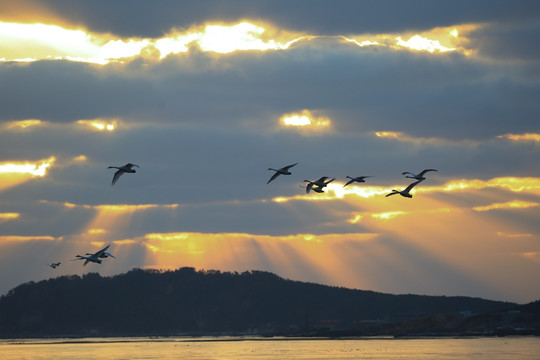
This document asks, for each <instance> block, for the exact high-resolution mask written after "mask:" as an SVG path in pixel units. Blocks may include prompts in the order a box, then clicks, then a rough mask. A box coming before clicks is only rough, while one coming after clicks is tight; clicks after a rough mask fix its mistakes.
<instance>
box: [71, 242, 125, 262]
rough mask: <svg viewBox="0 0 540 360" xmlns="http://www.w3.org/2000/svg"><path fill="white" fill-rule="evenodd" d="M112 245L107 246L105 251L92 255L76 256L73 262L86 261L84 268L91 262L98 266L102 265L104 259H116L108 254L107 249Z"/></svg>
mask: <svg viewBox="0 0 540 360" xmlns="http://www.w3.org/2000/svg"><path fill="white" fill-rule="evenodd" d="M109 246H110V245H107V246H105V247H104V248H103V249H101V250H99V251H97V252H95V253H93V254H91V253H86V255H85V256H83V255H76V256H75V259H73V260H85V261H84V264H83V265H84V266H86V264H88V263H89V262H93V263H96V264H101V259H104V258H107V257H112V258H115V259H116V257H114V256H113V255H112V254H111V253H108V252H107V249H108V248H109Z"/></svg>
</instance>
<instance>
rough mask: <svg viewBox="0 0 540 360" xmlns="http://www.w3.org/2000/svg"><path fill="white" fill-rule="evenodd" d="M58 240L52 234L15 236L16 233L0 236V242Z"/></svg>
mask: <svg viewBox="0 0 540 360" xmlns="http://www.w3.org/2000/svg"><path fill="white" fill-rule="evenodd" d="M54 240H58V238H55V237H53V236H17V235H8V236H0V243H3V242H25V241H54Z"/></svg>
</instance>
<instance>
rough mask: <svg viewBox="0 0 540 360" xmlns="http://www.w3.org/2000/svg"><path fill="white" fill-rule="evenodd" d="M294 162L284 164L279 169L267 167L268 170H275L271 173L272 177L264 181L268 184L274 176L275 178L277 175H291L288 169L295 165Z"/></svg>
mask: <svg viewBox="0 0 540 360" xmlns="http://www.w3.org/2000/svg"><path fill="white" fill-rule="evenodd" d="M296 164H298V163H294V164H292V165H287V166H284V167H282V168H280V169H273V168H268V170H272V171H275V172H276V173H275V174H274V175H272V177H271V178H270V180H268V181H267V182H266V183H267V184H269V183H270V181H272V180H274V179H275V178H277V177H278V176H279V175H291V174H292V173H291V172H290V171H289V169H290V168H292V167H293V166H295V165H296Z"/></svg>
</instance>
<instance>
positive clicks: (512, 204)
mask: <svg viewBox="0 0 540 360" xmlns="http://www.w3.org/2000/svg"><path fill="white" fill-rule="evenodd" d="M538 205H540V203H535V202H530V201H519V200H515V201H508V202H505V203H495V204H490V205H486V206H476V207H474V208H473V210H475V211H490V210H498V209H526V208H529V207H533V206H538Z"/></svg>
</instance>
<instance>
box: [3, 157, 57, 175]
mask: <svg viewBox="0 0 540 360" xmlns="http://www.w3.org/2000/svg"><path fill="white" fill-rule="evenodd" d="M55 160H56V158H55V157H54V156H51V157H50V158H48V159H44V160H41V161H37V162H29V161H26V162H3V163H0V174H2V173H20V174H29V175H32V176H45V175H46V174H47V169H48V168H49V167H50V166H51V165H52V164H54V162H55Z"/></svg>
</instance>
